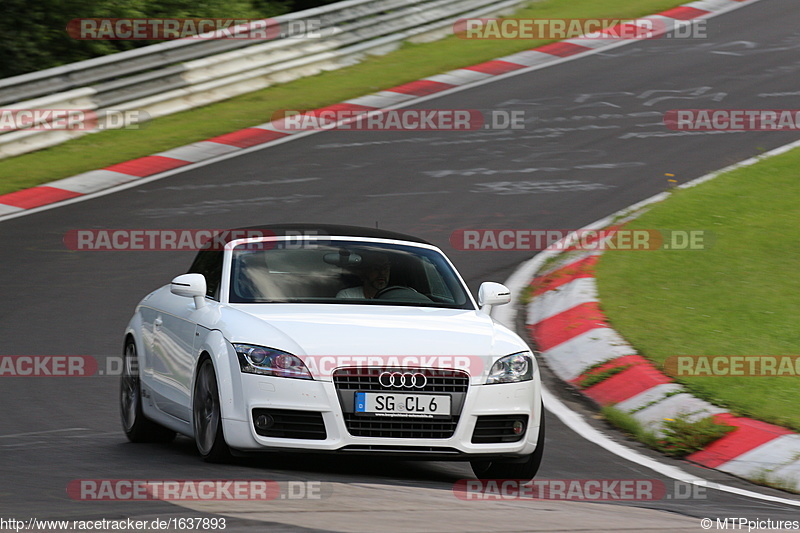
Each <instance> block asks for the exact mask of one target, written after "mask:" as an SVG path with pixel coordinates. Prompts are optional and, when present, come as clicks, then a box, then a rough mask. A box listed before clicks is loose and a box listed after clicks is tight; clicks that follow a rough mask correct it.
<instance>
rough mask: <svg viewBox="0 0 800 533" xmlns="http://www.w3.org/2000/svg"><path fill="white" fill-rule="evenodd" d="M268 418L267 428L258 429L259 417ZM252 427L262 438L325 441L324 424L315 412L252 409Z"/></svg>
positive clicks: (319, 415) (320, 415)
mask: <svg viewBox="0 0 800 533" xmlns="http://www.w3.org/2000/svg"><path fill="white" fill-rule="evenodd" d="M262 415H264V416H266V417H268V418H267V419H266V420H268V421H269V423H268V427H259V425H258V421H259V416H262ZM253 426H254V427H255V429H256V433H258V434H259V435H261V436H262V437H274V438H281V439H306V440H325V439H326V438H327V436H328V435H327V433H326V432H325V422H324V421H323V420H322V413H319V412H317V411H295V410H291V409H253Z"/></svg>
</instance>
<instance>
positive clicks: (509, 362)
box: [486, 352, 535, 385]
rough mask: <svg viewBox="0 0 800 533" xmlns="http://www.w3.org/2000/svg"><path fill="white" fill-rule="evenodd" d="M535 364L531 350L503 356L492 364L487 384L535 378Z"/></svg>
mask: <svg viewBox="0 0 800 533" xmlns="http://www.w3.org/2000/svg"><path fill="white" fill-rule="evenodd" d="M534 368H535V365H534V363H533V358H532V357H531V354H530V353H529V352H520V353H514V354H511V355H507V356H505V357H501V358H500V359H498V360H497V361H495V363H494V364H493V365H492V369H491V370H490V371H489V377H488V378H487V379H486V384H487V385H490V384H492V383H514V382H517V381H528V380H531V379H533V370H534Z"/></svg>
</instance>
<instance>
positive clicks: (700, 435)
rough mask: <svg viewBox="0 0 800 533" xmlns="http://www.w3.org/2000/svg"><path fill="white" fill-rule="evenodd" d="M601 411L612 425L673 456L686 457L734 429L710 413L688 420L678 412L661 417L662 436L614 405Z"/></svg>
mask: <svg viewBox="0 0 800 533" xmlns="http://www.w3.org/2000/svg"><path fill="white" fill-rule="evenodd" d="M600 413H601V414H602V415H603V418H605V419H606V420H607V421H608V422H609V423H610V424H611V425H613V426H616V427H617V428H619V429H621V430H622V431H624V432H625V433H627V434H628V435H630V436H632V437H634V438H635V439H636V440H638V441H640V442H642V443H644V444H645V445H646V446H649V447H650V448H653V449H655V450H658V451H660V452H662V453H665V454H667V455H670V456H672V457H686V456H687V455H690V454H692V453H694V452H696V451H700V450H702V449H703V448H705V447H706V446H708V445H709V444H711V443H712V442H714V441H715V440H717V439H719V438H721V437H724V436H725V435H727V434H728V433H730V432H731V431H733V430H734V429H736V428H735V427H733V426H729V425H727V424H719V423H717V422H715V421H714V419H713V417H710V416H709V417H706V418H702V419H700V420H696V421H693V422H690V421H689V419H688V416H686V415H678V416H676V417H675V418H665V419H664V420H663V422H662V423H661V428H659V429H661V430H662V436H660V437H659V436H658V435H657V434H656V432H655V431H654V430H652V429H650V428H645V426H644V425H643V424H642V423H641V422H639V420H637V419H636V418H635V417H634V416H633V415H631V414H628V413H626V412H624V411H621V410H620V409H617V408H616V407H614V406H605V407H603V408H602V409H601V410H600Z"/></svg>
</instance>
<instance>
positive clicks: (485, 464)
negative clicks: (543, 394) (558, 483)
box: [470, 406, 544, 481]
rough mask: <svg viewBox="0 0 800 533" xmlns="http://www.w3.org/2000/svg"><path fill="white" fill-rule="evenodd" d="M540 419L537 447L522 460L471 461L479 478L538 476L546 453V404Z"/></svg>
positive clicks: (531, 477)
mask: <svg viewBox="0 0 800 533" xmlns="http://www.w3.org/2000/svg"><path fill="white" fill-rule="evenodd" d="M541 413H542V416H541V420H540V421H539V438H538V440H537V441H536V449H535V450H534V451H533V453H532V454H530V455H528V456H527V457H526V458H524V459H523V460H522V461H517V462H512V461H470V466H472V471H473V472H474V473H475V477H477V478H478V479H524V480H526V481H527V480H531V479H533V478H534V477H536V473H537V472H538V471H539V465H541V464H542V455H543V454H544V406H543V407H542V410H541Z"/></svg>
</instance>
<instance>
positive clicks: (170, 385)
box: [150, 292, 197, 422]
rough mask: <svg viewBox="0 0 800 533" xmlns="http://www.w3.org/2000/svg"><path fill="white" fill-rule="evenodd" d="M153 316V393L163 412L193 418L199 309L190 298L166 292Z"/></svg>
mask: <svg viewBox="0 0 800 533" xmlns="http://www.w3.org/2000/svg"><path fill="white" fill-rule="evenodd" d="M159 303H160V305H159V306H158V308H157V309H156V311H155V313H154V317H153V326H152V327H153V336H152V347H151V350H152V351H151V365H152V366H151V372H152V374H151V382H150V385H151V394H152V400H153V403H154V404H155V406H156V407H157V408H158V409H159V410H160V411H162V412H164V413H166V414H169V415H171V416H174V417H176V418H179V419H180V420H183V421H186V422H188V421H190V420H191V385H192V370H193V368H194V358H195V357H194V338H195V332H196V331H197V323H196V317H194V316H193V315H194V314H195V312H196V311H197V310H196V309H195V305H194V301H193V300H192V299H191V298H186V297H184V296H177V295H175V294H172V293H170V292H166V293H165V294H164V295H163V297H162V299H161V301H160V302H159Z"/></svg>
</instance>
